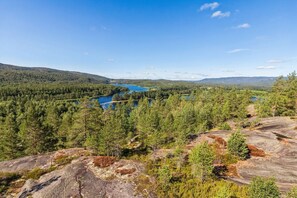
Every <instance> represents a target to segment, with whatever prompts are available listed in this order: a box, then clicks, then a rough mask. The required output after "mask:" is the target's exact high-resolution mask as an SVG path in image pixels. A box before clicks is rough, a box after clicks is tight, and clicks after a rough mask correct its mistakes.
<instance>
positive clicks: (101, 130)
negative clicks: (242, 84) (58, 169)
mask: <svg viewBox="0 0 297 198" xmlns="http://www.w3.org/2000/svg"><path fill="white" fill-rule="evenodd" d="M119 91H121V88H118V87H114V86H111V85H91V84H81V85H80V84H67V83H66V84H65V83H61V84H59V83H57V84H43V83H41V84H33V83H30V84H14V85H13V86H8V85H7V86H1V88H0V97H1V103H0V137H1V139H0V159H1V160H8V159H13V158H17V157H21V156H26V155H34V154H40V153H44V152H48V151H54V150H58V149H63V148H73V147H84V148H87V149H91V150H92V151H93V152H94V153H96V154H97V155H108V156H116V157H117V158H130V159H137V160H142V161H144V162H146V163H147V166H148V171H149V173H150V174H151V175H153V176H154V177H156V178H157V194H158V196H159V197H191V196H194V195H199V196H206V197H207V196H213V197H261V196H258V195H259V194H261V193H262V194H263V192H262V191H261V190H263V189H264V191H265V192H266V193H268V194H265V193H264V194H265V196H266V197H279V196H280V192H279V190H278V189H277V187H276V185H275V181H274V180H273V179H268V180H266V179H263V178H255V179H254V180H253V182H252V184H251V186H250V187H246V186H237V185H236V184H234V183H230V182H226V181H224V180H220V179H219V174H215V169H214V165H213V164H214V162H215V161H216V160H218V159H220V162H221V163H223V164H227V165H228V164H232V163H234V162H237V161H238V160H245V159H247V158H248V157H249V150H248V147H247V144H246V143H245V137H244V136H243V135H242V134H241V132H240V130H241V129H242V128H244V127H247V126H250V125H255V124H257V123H247V114H248V113H247V110H246V109H247V106H248V105H249V104H251V103H252V101H251V97H252V96H253V93H255V92H253V91H251V90H241V89H235V88H233V89H231V88H222V87H200V86H196V85H182V86H180V87H178V86H168V87H166V86H163V87H159V88H158V89H156V90H153V91H149V92H147V93H134V94H132V95H126V96H125V95H124V96H117V97H119V98H118V99H120V100H122V99H125V100H127V101H126V102H125V103H119V104H117V105H116V106H115V107H114V108H113V107H112V106H111V107H110V108H109V109H107V110H103V109H102V108H101V107H100V105H99V104H98V101H97V100H94V99H92V98H93V97H94V96H97V95H102V94H105V95H108V94H112V93H116V92H119ZM185 94H186V95H185ZM296 98H297V77H296V73H295V72H294V73H292V74H290V75H289V76H288V77H287V78H283V77H281V78H279V79H278V80H277V81H276V83H275V84H274V86H273V88H272V90H271V91H269V92H265V93H263V94H261V95H260V96H259V98H258V100H257V101H256V110H257V112H258V114H259V116H260V117H265V116H295V115H296V113H297V111H296V110H297V100H296ZM67 99H75V100H67ZM134 99H137V100H139V101H138V105H137V106H135V103H134ZM230 120H232V121H234V122H235V125H236V127H237V129H238V131H237V132H235V133H233V134H232V135H231V137H230V138H229V140H228V142H227V150H228V152H227V153H223V154H222V153H218V152H216V148H215V147H214V146H213V145H209V144H207V143H201V144H199V145H197V146H196V147H195V148H193V150H192V152H191V154H190V156H189V159H188V161H184V158H183V157H182V156H183V155H184V151H183V150H184V147H185V146H186V145H187V144H188V143H189V142H190V141H191V139H192V138H193V137H195V136H197V135H199V134H201V133H206V132H208V131H210V130H212V129H215V128H217V129H222V130H230V129H231V127H230V125H229V124H228V121H230ZM162 148H163V149H164V148H170V149H174V150H175V153H174V155H173V156H171V157H169V158H168V159H165V160H161V161H155V162H153V161H150V160H148V158H147V156H148V154H149V153H151V152H154V151H156V150H158V149H162ZM261 185H263V188H259V186H261ZM209 188H212V189H213V190H210V191H209V190H207V189H209ZM258 188H259V189H258ZM267 189H270V191H267ZM269 193H271V194H269ZM292 193H294V191H292Z"/></svg>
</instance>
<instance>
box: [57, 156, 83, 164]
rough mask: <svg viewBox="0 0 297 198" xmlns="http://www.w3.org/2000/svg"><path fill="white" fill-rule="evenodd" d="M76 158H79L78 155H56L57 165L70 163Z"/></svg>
mask: <svg viewBox="0 0 297 198" xmlns="http://www.w3.org/2000/svg"><path fill="white" fill-rule="evenodd" d="M75 158H77V157H71V156H67V155H60V156H58V157H56V159H55V160H54V162H55V163H56V164H57V165H59V166H62V165H66V164H69V163H70V162H71V161H72V160H73V159H75Z"/></svg>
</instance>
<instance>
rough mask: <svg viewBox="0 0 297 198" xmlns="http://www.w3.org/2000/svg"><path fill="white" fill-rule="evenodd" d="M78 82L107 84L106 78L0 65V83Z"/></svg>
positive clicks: (39, 68)
mask: <svg viewBox="0 0 297 198" xmlns="http://www.w3.org/2000/svg"><path fill="white" fill-rule="evenodd" d="M30 82H31V83H41V82H43V83H44V82H46V83H50V82H79V83H108V82H109V79H108V78H106V77H102V76H98V75H93V74H86V73H80V72H72V71H62V70H56V69H49V68H44V67H19V66H14V65H8V64H3V63H0V83H2V84H3V83H30Z"/></svg>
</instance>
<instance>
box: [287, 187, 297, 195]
mask: <svg viewBox="0 0 297 198" xmlns="http://www.w3.org/2000/svg"><path fill="white" fill-rule="evenodd" d="M286 198H297V186H294V187H293V188H292V189H291V190H290V191H289V192H288V193H287V195H286Z"/></svg>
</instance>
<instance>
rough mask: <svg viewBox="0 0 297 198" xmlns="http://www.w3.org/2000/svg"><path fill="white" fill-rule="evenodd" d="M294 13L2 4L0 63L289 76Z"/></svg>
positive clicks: (193, 75)
mask: <svg viewBox="0 0 297 198" xmlns="http://www.w3.org/2000/svg"><path fill="white" fill-rule="evenodd" d="M296 9H297V2H295V1H288V0H285V1H281V0H276V1H269V0H263V1H261V2H259V1H256V0H253V1H249V2H247V1H244V0H239V1H236V2H234V1H232V0H221V1H200V0H196V1H194V0H186V1H177V0H174V1H166V0H162V1H149V0H141V1H139V0H129V1H125V2H123V1H120V0H109V1H106V0H102V1H91V0H88V1H77V0H75V1H69V0H63V1H58V0H51V1H49V0H44V1H38V0H31V1H26V2H25V1H21V0H10V1H6V0H0V18H1V19H2V20H1V21H0V28H1V30H5V31H1V32H0V43H1V45H0V62H3V63H4V64H11V65H17V66H24V67H46V68H52V69H59V70H66V71H76V72H83V73H90V74H96V75H100V76H105V77H108V78H111V79H152V80H157V79H166V80H182V81H196V80H201V79H205V78H223V77H278V76H282V75H283V76H286V75H287V74H289V73H291V72H293V71H294V70H296V69H295V68H296V66H295V65H297V54H296V50H295V46H296V45H297V36H296V35H297V27H296V26H295V23H294V19H295V18H296V17H297V14H296V13H295V10H296ZM294 66H295V67H294Z"/></svg>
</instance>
